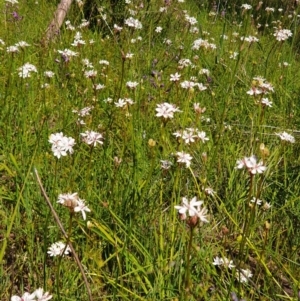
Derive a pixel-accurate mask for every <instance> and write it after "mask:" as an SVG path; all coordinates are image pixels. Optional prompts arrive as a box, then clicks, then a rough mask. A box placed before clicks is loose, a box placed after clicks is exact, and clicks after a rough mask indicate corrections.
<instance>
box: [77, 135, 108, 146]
mask: <svg viewBox="0 0 300 301" xmlns="http://www.w3.org/2000/svg"><path fill="white" fill-rule="evenodd" d="M80 135H81V136H82V140H83V142H85V143H86V144H88V145H93V146H94V147H95V146H97V143H98V144H100V145H102V144H103V139H104V137H103V135H102V134H100V133H97V132H94V131H85V132H84V133H81V134H80Z"/></svg>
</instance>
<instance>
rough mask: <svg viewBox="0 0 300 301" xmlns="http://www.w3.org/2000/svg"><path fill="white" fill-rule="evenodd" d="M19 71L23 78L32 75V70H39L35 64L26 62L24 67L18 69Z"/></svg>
mask: <svg viewBox="0 0 300 301" xmlns="http://www.w3.org/2000/svg"><path fill="white" fill-rule="evenodd" d="M18 70H19V71H20V72H19V76H20V77H22V78H27V77H30V76H31V72H37V69H36V67H35V66H34V65H32V64H29V63H26V64H25V65H23V66H22V67H20V68H19V69H18Z"/></svg>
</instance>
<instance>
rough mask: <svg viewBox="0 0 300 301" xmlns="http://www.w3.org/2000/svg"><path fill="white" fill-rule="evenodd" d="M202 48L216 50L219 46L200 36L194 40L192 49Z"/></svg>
mask: <svg viewBox="0 0 300 301" xmlns="http://www.w3.org/2000/svg"><path fill="white" fill-rule="evenodd" d="M200 48H204V49H211V50H214V49H217V46H216V45H215V44H212V43H209V42H208V41H207V40H203V39H201V38H200V39H198V40H196V41H194V42H193V45H192V49H193V50H199V49H200Z"/></svg>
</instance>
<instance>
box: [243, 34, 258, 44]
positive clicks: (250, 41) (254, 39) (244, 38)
mask: <svg viewBox="0 0 300 301" xmlns="http://www.w3.org/2000/svg"><path fill="white" fill-rule="evenodd" d="M241 41H246V42H248V43H255V42H258V41H259V39H258V38H257V37H254V36H248V37H241Z"/></svg>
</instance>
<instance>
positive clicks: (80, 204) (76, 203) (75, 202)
mask: <svg viewBox="0 0 300 301" xmlns="http://www.w3.org/2000/svg"><path fill="white" fill-rule="evenodd" d="M57 203H59V204H62V205H63V206H65V207H68V208H69V209H70V211H71V212H81V214H82V217H83V219H84V220H85V219H86V213H85V212H91V210H90V209H89V208H88V207H87V206H86V204H85V200H82V199H80V198H79V196H78V194H77V192H75V193H62V194H60V195H59V196H58V201H57Z"/></svg>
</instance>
